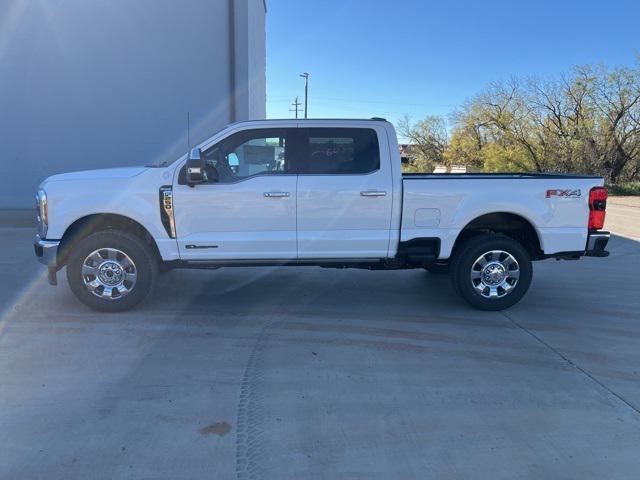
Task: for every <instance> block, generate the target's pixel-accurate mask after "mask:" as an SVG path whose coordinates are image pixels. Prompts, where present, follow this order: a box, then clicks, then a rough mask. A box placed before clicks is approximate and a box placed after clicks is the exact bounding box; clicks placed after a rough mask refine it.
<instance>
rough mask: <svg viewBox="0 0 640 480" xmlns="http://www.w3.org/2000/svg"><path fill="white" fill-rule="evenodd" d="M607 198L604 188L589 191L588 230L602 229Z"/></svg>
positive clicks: (607, 193)
mask: <svg viewBox="0 0 640 480" xmlns="http://www.w3.org/2000/svg"><path fill="white" fill-rule="evenodd" d="M608 196H609V192H608V191H607V189H606V188H604V187H593V188H592V189H591V190H590V191H589V230H600V229H601V228H602V227H604V215H605V213H606V210H607V197H608Z"/></svg>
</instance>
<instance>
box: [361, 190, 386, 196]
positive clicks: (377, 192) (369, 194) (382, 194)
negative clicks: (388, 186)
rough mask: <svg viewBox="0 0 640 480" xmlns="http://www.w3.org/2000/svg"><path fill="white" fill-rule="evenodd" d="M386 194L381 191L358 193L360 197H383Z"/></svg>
mask: <svg viewBox="0 0 640 480" xmlns="http://www.w3.org/2000/svg"><path fill="white" fill-rule="evenodd" d="M386 194H387V192H385V191H383V190H365V191H364V192H360V195H362V196H363V197H384V196H385V195H386Z"/></svg>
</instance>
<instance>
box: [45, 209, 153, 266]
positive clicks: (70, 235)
mask: <svg viewBox="0 0 640 480" xmlns="http://www.w3.org/2000/svg"><path fill="white" fill-rule="evenodd" d="M105 230H121V231H125V232H127V233H129V234H132V235H135V236H136V237H138V238H139V239H140V240H142V241H143V242H145V244H147V245H148V246H149V248H150V249H151V252H152V253H153V256H154V258H155V259H156V261H157V262H160V261H161V259H162V257H161V255H160V250H159V249H158V245H157V243H156V241H155V240H154V238H153V236H152V235H151V234H150V233H149V230H147V229H146V228H145V227H144V226H143V225H142V224H141V223H140V222H138V221H136V220H134V219H132V218H130V217H127V216H125V215H120V214H115V213H94V214H90V215H86V216H84V217H81V218H78V219H77V220H75V221H74V222H73V223H72V224H71V225H69V226H68V227H67V229H66V230H65V232H64V234H63V235H62V238H61V239H60V246H59V247H58V259H57V260H58V262H57V263H58V268H61V267H62V266H64V265H66V263H67V261H68V258H69V254H70V252H71V251H72V250H73V247H74V245H76V244H77V242H79V241H80V240H82V239H83V238H86V237H87V236H89V235H91V234H92V233H95V232H99V231H105Z"/></svg>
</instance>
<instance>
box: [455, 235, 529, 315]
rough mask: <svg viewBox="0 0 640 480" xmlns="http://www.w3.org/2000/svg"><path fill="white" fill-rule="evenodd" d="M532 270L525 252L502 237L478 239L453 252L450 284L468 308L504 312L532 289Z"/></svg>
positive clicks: (488, 236)
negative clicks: (467, 304)
mask: <svg viewBox="0 0 640 480" xmlns="http://www.w3.org/2000/svg"><path fill="white" fill-rule="evenodd" d="M532 276H533V268H532V266H531V257H530V256H529V253H528V252H527V250H526V249H525V248H524V247H523V246H522V245H521V244H520V243H518V242H517V241H515V240H513V239H512V238H509V237H507V236H505V235H479V236H477V237H473V238H471V239H469V240H467V241H466V242H465V243H464V244H463V245H462V246H461V247H460V248H459V249H458V251H457V252H456V255H455V257H454V260H453V263H452V265H451V281H452V283H453V286H454V288H455V289H456V291H457V292H458V293H459V294H460V295H461V296H462V298H464V299H465V300H466V301H467V302H468V303H469V304H470V305H471V306H473V307H475V308H478V309H480V310H494V311H495V310H504V309H505V308H509V307H511V306H512V305H515V304H516V303H518V301H520V299H521V298H522V297H523V296H524V294H525V293H527V290H528V289H529V286H530V285H531V278H532Z"/></svg>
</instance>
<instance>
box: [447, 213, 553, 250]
mask: <svg viewBox="0 0 640 480" xmlns="http://www.w3.org/2000/svg"><path fill="white" fill-rule="evenodd" d="M485 233H494V234H503V235H505V236H507V237H510V238H512V239H514V240H516V241H517V242H519V243H520V244H521V245H522V246H523V247H524V248H525V249H526V250H527V252H528V253H529V255H530V256H531V259H532V260H536V259H540V258H543V256H544V252H543V250H542V239H541V237H540V233H539V232H538V231H537V230H536V228H535V227H534V225H533V223H532V222H531V221H530V220H529V219H527V218H525V217H523V216H522V215H519V214H516V213H511V212H491V213H485V214H482V215H479V216H477V217H475V218H474V219H473V220H470V221H469V222H468V223H467V224H466V225H465V226H464V228H463V229H462V230H460V233H458V236H457V237H456V239H455V241H454V244H453V248H452V250H451V256H453V255H455V253H456V250H457V249H458V248H459V247H460V245H462V244H463V243H464V242H465V241H466V240H468V239H469V238H472V237H474V236H477V235H482V234H485Z"/></svg>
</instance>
